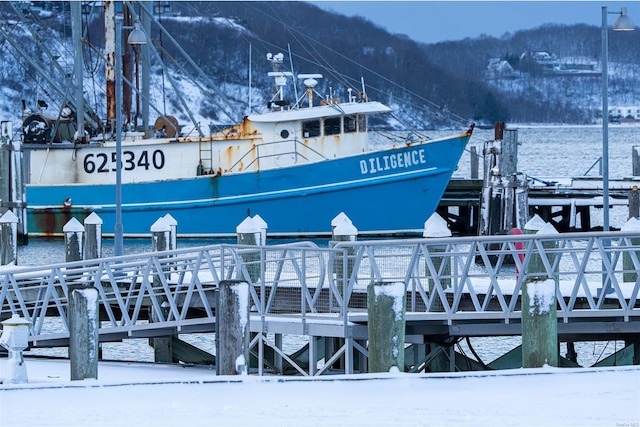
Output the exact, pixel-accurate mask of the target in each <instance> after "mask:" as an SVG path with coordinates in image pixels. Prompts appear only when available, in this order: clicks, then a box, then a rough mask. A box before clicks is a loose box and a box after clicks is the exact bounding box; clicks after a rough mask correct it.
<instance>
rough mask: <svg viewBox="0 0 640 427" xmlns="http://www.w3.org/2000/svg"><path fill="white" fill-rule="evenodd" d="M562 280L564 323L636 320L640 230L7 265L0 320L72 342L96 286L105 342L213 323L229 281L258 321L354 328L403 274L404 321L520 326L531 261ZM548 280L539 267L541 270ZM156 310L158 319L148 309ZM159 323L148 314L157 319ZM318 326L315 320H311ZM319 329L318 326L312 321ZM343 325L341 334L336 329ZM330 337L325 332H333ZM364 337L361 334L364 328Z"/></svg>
mask: <svg viewBox="0 0 640 427" xmlns="http://www.w3.org/2000/svg"><path fill="white" fill-rule="evenodd" d="M533 259H537V260H538V262H540V263H541V265H542V266H543V271H544V273H542V275H543V276H545V277H546V278H548V279H553V280H556V283H557V288H556V301H557V307H558V319H559V320H558V321H559V322H564V323H570V322H573V321H577V320H591V321H593V320H594V319H595V320H599V321H608V320H611V321H615V322H620V323H621V324H626V325H629V327H635V328H636V329H638V326H633V325H639V324H640V323H637V322H636V321H638V320H640V302H639V300H638V294H639V290H640V280H639V279H638V274H637V273H638V271H640V236H639V235H638V234H637V233H625V232H610V233H602V232H600V233H567V234H553V235H539V234H534V235H517V236H504V235H501V236H491V237H468V238H467V237H454V238H432V239H414V240H379V241H357V242H340V243H337V244H335V246H333V247H331V248H321V247H318V246H317V245H315V244H313V243H311V242H300V243H294V244H285V245H272V246H240V245H213V246H205V247H199V248H187V249H179V250H174V251H166V252H154V253H145V254H136V255H126V256H122V257H114V258H103V259H98V260H89V261H79V262H73V263H64V264H55V265H48V266H37V267H11V268H7V267H4V268H3V270H0V318H2V319H6V318H9V317H10V316H11V315H12V314H19V315H20V316H22V317H23V318H25V319H26V320H27V321H29V322H30V323H31V325H30V341H31V342H32V344H33V345H41V346H48V345H50V346H57V345H62V346H64V345H67V344H68V336H69V332H68V331H69V328H68V322H69V321H68V294H69V286H71V285H85V286H93V287H96V288H97V289H98V295H99V296H98V306H99V310H100V331H99V333H100V340H101V341H117V340H122V339H127V338H135V337H153V336H160V335H167V334H178V333H190V332H213V331H214V330H215V329H214V326H215V321H216V316H215V298H216V296H215V295H216V289H217V286H218V284H219V283H220V281H222V280H242V281H247V282H248V283H249V284H250V285H251V286H250V294H251V297H250V298H251V302H250V307H251V326H250V327H251V330H252V331H253V332H257V333H273V332H274V330H273V329H272V325H274V324H275V323H277V322H280V325H286V328H284V329H281V330H280V333H285V334H287V333H291V334H302V335H305V334H309V335H314V336H322V335H321V334H320V333H319V332H318V331H328V330H329V329H327V328H329V326H326V327H325V329H322V328H318V325H319V324H323V325H332V326H331V327H333V329H331V331H333V332H330V333H333V334H334V335H332V336H338V337H349V334H351V332H350V328H351V327H353V325H354V324H355V325H357V324H364V323H366V310H367V307H366V288H367V286H368V285H369V283H371V282H403V283H405V285H406V289H407V304H406V311H407V321H411V320H412V319H414V320H419V319H422V320H425V321H431V322H439V323H440V324H442V325H444V326H447V325H448V326H451V325H454V324H456V323H457V322H485V321H491V322H498V323H502V324H509V323H519V322H520V318H521V313H520V294H521V289H522V285H523V283H524V280H525V279H526V278H527V275H529V274H530V273H528V268H529V264H530V263H531V262H532V260H533ZM536 274H537V277H540V273H536ZM151 311H153V312H154V316H150V315H149V313H150V312H151ZM152 317H153V319H154V323H151V322H150V320H149V319H150V318H152ZM314 325H315V326H314ZM314 327H315V329H314ZM335 331H338V332H335ZM327 336H328V335H327ZM360 339H362V338H361V337H360Z"/></svg>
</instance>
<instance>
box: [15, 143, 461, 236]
mask: <svg viewBox="0 0 640 427" xmlns="http://www.w3.org/2000/svg"><path fill="white" fill-rule="evenodd" d="M468 140H469V135H468V134H463V135H460V136H457V137H454V138H451V139H447V140H442V141H434V142H430V143H426V144H420V145H415V146H409V147H404V148H396V149H392V150H391V149H390V150H383V151H376V152H370V153H363V154H361V155H358V156H352V157H346V158H341V159H331V160H325V161H321V162H317V163H311V164H306V165H299V166H291V167H287V168H281V169H272V170H265V171H260V172H246V173H238V174H229V175H221V176H199V177H194V178H190V179H181V180H172V181H155V182H147V183H135V184H124V185H123V186H122V222H123V227H124V233H125V236H148V235H149V233H150V228H151V226H152V225H153V223H154V222H156V221H157V220H158V219H159V218H160V217H162V216H164V215H165V214H167V213H168V214H171V216H173V217H174V218H175V219H176V220H177V222H178V228H177V232H178V235H181V236H194V237H196V236H200V237H205V236H220V237H223V236H232V235H234V234H235V230H236V227H237V226H238V224H240V223H241V222H242V221H243V220H244V219H245V218H246V217H247V216H253V215H255V214H259V215H260V216H261V217H262V218H263V219H264V220H265V221H266V222H267V224H268V233H269V235H272V236H276V235H277V236H324V235H330V233H331V220H332V219H333V218H334V217H335V216H336V215H338V214H339V213H340V212H344V213H345V214H346V215H347V216H348V217H349V218H350V219H351V220H352V222H353V224H354V226H355V227H356V228H357V229H358V231H359V233H360V234H361V235H378V236H380V235H396V236H397V235H412V234H416V233H420V232H421V230H422V228H423V224H424V221H425V220H426V219H428V217H429V216H430V215H431V214H432V213H433V212H434V211H435V209H436V207H437V205H438V203H439V201H440V199H441V197H442V194H443V193H444V190H445V188H446V186H447V183H448V182H449V179H450V178H451V175H452V174H453V172H454V170H455V168H456V165H457V163H458V161H459V159H460V157H461V155H462V153H463V151H464V148H465V146H466V144H467V142H468ZM115 193H116V188H115V185H77V184H76V185H66V186H36V185H29V186H27V194H26V196H27V201H28V206H27V220H28V230H29V233H30V234H32V235H60V234H61V233H62V228H63V226H64V224H66V223H67V222H68V221H69V220H70V219H71V218H72V217H75V218H76V219H78V220H79V221H80V222H82V221H83V220H84V218H85V217H86V216H87V215H89V214H90V213H91V212H95V213H96V214H97V215H99V216H100V218H101V219H102V220H103V233H104V234H105V235H109V234H111V233H112V231H113V228H114V223H115ZM65 199H70V200H71V205H70V206H64V204H63V201H64V200H65ZM67 204H69V203H67Z"/></svg>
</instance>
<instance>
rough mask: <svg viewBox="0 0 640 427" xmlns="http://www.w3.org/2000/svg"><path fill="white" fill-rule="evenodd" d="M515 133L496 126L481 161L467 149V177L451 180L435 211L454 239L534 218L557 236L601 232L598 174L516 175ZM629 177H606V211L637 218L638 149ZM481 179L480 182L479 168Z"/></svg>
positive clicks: (639, 208) (495, 231) (502, 231)
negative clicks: (595, 216)
mask: <svg viewBox="0 0 640 427" xmlns="http://www.w3.org/2000/svg"><path fill="white" fill-rule="evenodd" d="M517 146H518V131H517V129H505V128H504V124H503V123H496V127H495V137H494V139H493V140H488V141H485V142H484V145H483V148H482V156H481V158H482V160H483V162H479V161H478V160H479V157H480V156H479V155H478V154H477V149H475V147H472V148H474V149H473V150H470V151H469V154H470V156H471V157H470V163H471V178H455V177H454V178H452V179H451V180H450V181H449V184H448V186H447V188H446V190H445V192H444V195H443V197H442V199H441V200H440V203H439V205H438V208H437V210H436V211H437V212H438V214H439V215H440V216H442V217H443V218H445V219H446V221H447V223H448V224H449V228H450V229H451V231H452V232H453V233H454V234H456V235H461V236H476V235H477V236H484V235H494V234H506V233H508V232H509V230H510V229H511V228H513V227H517V228H522V226H523V224H524V223H526V222H527V220H528V219H529V218H532V217H533V216H534V215H538V216H539V217H540V218H542V219H543V220H544V221H545V222H549V223H551V224H552V225H553V226H554V227H555V229H556V230H557V231H559V232H561V233H565V232H587V231H599V230H602V224H597V223H596V222H597V221H593V220H592V212H594V211H595V210H596V209H603V207H604V203H603V194H604V187H603V179H602V176H577V177H556V176H552V175H550V176H545V177H531V176H527V175H525V174H523V173H521V172H519V171H518V161H517V160H518V150H517ZM631 162H632V170H633V175H632V176H630V177H626V178H622V179H609V180H608V186H609V189H608V190H609V191H608V193H609V203H608V205H609V207H614V206H627V207H628V209H629V216H628V217H629V218H632V217H639V216H640V190H639V188H640V147H638V146H634V147H633V149H632V152H631ZM480 163H482V164H483V173H482V178H478V176H479V175H480V174H479V171H478V169H479V164H480Z"/></svg>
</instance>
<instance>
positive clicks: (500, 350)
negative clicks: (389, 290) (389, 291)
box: [18, 125, 640, 366]
mask: <svg viewBox="0 0 640 427" xmlns="http://www.w3.org/2000/svg"><path fill="white" fill-rule="evenodd" d="M512 128H518V141H519V146H518V170H519V171H521V172H523V173H525V174H527V175H529V176H532V177H535V178H540V179H545V178H549V177H554V178H558V177H577V176H582V175H584V174H585V173H586V172H587V170H588V169H589V168H590V167H591V166H592V165H594V163H596V162H597V161H598V159H599V158H600V157H601V156H602V154H603V152H602V129H601V127H600V126H559V127H524V126H522V127H515V126H512ZM450 134H451V131H438V132H428V135H430V136H431V137H434V138H437V137H440V136H448V135H450ZM492 139H494V132H493V130H483V129H477V130H476V131H475V132H474V135H473V136H472V139H471V142H470V144H469V145H470V146H472V145H473V146H475V147H476V148H477V152H478V153H479V154H481V153H482V147H483V144H484V142H485V141H486V140H492ZM635 145H640V125H611V126H610V128H609V176H610V178H611V179H616V178H624V177H630V176H631V175H632V164H631V153H632V147H633V146H635ZM469 163H470V162H469V153H465V155H463V157H462V159H461V161H460V163H459V165H458V170H457V171H456V173H455V175H454V176H456V177H461V178H465V177H469V176H470V166H469ZM589 176H598V167H597V166H596V167H594V168H593V169H592V170H591V172H590V173H589ZM593 214H594V218H593V221H594V223H598V222H597V221H601V219H599V218H598V215H600V216H601V212H600V213H599V212H597V210H596V212H593ZM610 216H611V219H610V221H611V226H612V227H620V226H621V225H622V224H624V222H626V220H627V208H626V207H613V208H612V211H611V215H610ZM214 243H223V241H220V240H214V239H208V240H205V239H202V240H181V241H180V242H179V243H178V245H179V247H189V246H202V245H208V244H214ZM224 243H233V241H224ZM319 244H321V245H322V244H324V245H325V246H326V242H322V243H319ZM150 250H151V239H150V238H149V239H134V240H126V241H125V248H124V252H125V253H126V254H128V253H140V252H145V251H150ZM112 254H113V241H112V240H108V239H105V241H104V243H103V256H105V257H106V256H110V255H112ZM63 261H64V242H63V240H62V239H49V240H45V239H31V240H30V243H29V245H27V246H24V247H20V248H19V250H18V263H19V264H20V265H43V264H50V263H58V262H63ZM180 338H181V339H184V340H185V341H188V342H190V343H192V344H194V345H197V346H198V347H200V348H202V349H204V350H206V351H209V352H212V353H213V352H214V348H215V340H214V337H213V335H212V334H193V335H183V336H181V337H180ZM305 342H306V341H305V338H304V337H288V338H285V344H286V345H287V346H288V348H287V347H286V348H285V350H286V351H287V352H288V353H290V352H293V351H295V350H297V348H299V347H300V346H301V345H303V344H304V343H305ZM471 342H472V345H473V347H474V349H475V351H476V352H477V353H478V355H479V356H480V358H481V359H482V360H483V362H485V363H489V362H491V361H493V360H494V359H496V358H497V357H499V356H501V355H502V354H504V353H506V352H508V351H509V350H511V349H513V348H514V347H516V346H517V345H519V344H520V342H521V340H520V337H493V338H472V339H471ZM623 346H624V343H622V342H620V341H611V342H581V343H576V351H577V352H578V363H580V364H581V365H583V366H591V365H592V364H594V363H595V362H597V361H598V360H601V359H602V358H604V357H606V356H608V355H610V354H612V353H613V352H615V351H616V350H619V349H621V348H622V347H623ZM460 348H461V349H462V351H464V352H465V354H467V355H468V356H470V357H472V354H471V351H470V349H469V348H468V347H467V345H466V343H465V342H461V343H460ZM34 352H36V353H38V354H49V355H57V356H63V357H66V349H45V350H37V351H34ZM560 352H561V354H562V355H565V354H566V345H565V344H562V345H561V350H560ZM103 357H104V358H105V359H115V360H132V359H133V360H138V361H149V362H151V361H153V350H152V349H151V347H149V346H148V345H147V340H146V339H133V340H127V341H126V342H123V343H105V344H103Z"/></svg>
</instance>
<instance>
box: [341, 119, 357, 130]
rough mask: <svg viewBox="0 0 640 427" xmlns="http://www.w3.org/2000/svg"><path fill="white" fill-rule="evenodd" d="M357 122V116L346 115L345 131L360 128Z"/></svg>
mask: <svg viewBox="0 0 640 427" xmlns="http://www.w3.org/2000/svg"><path fill="white" fill-rule="evenodd" d="M356 123H358V122H357V121H356V118H355V116H344V133H351V132H355V131H356V130H357V129H358V128H357V126H356Z"/></svg>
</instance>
